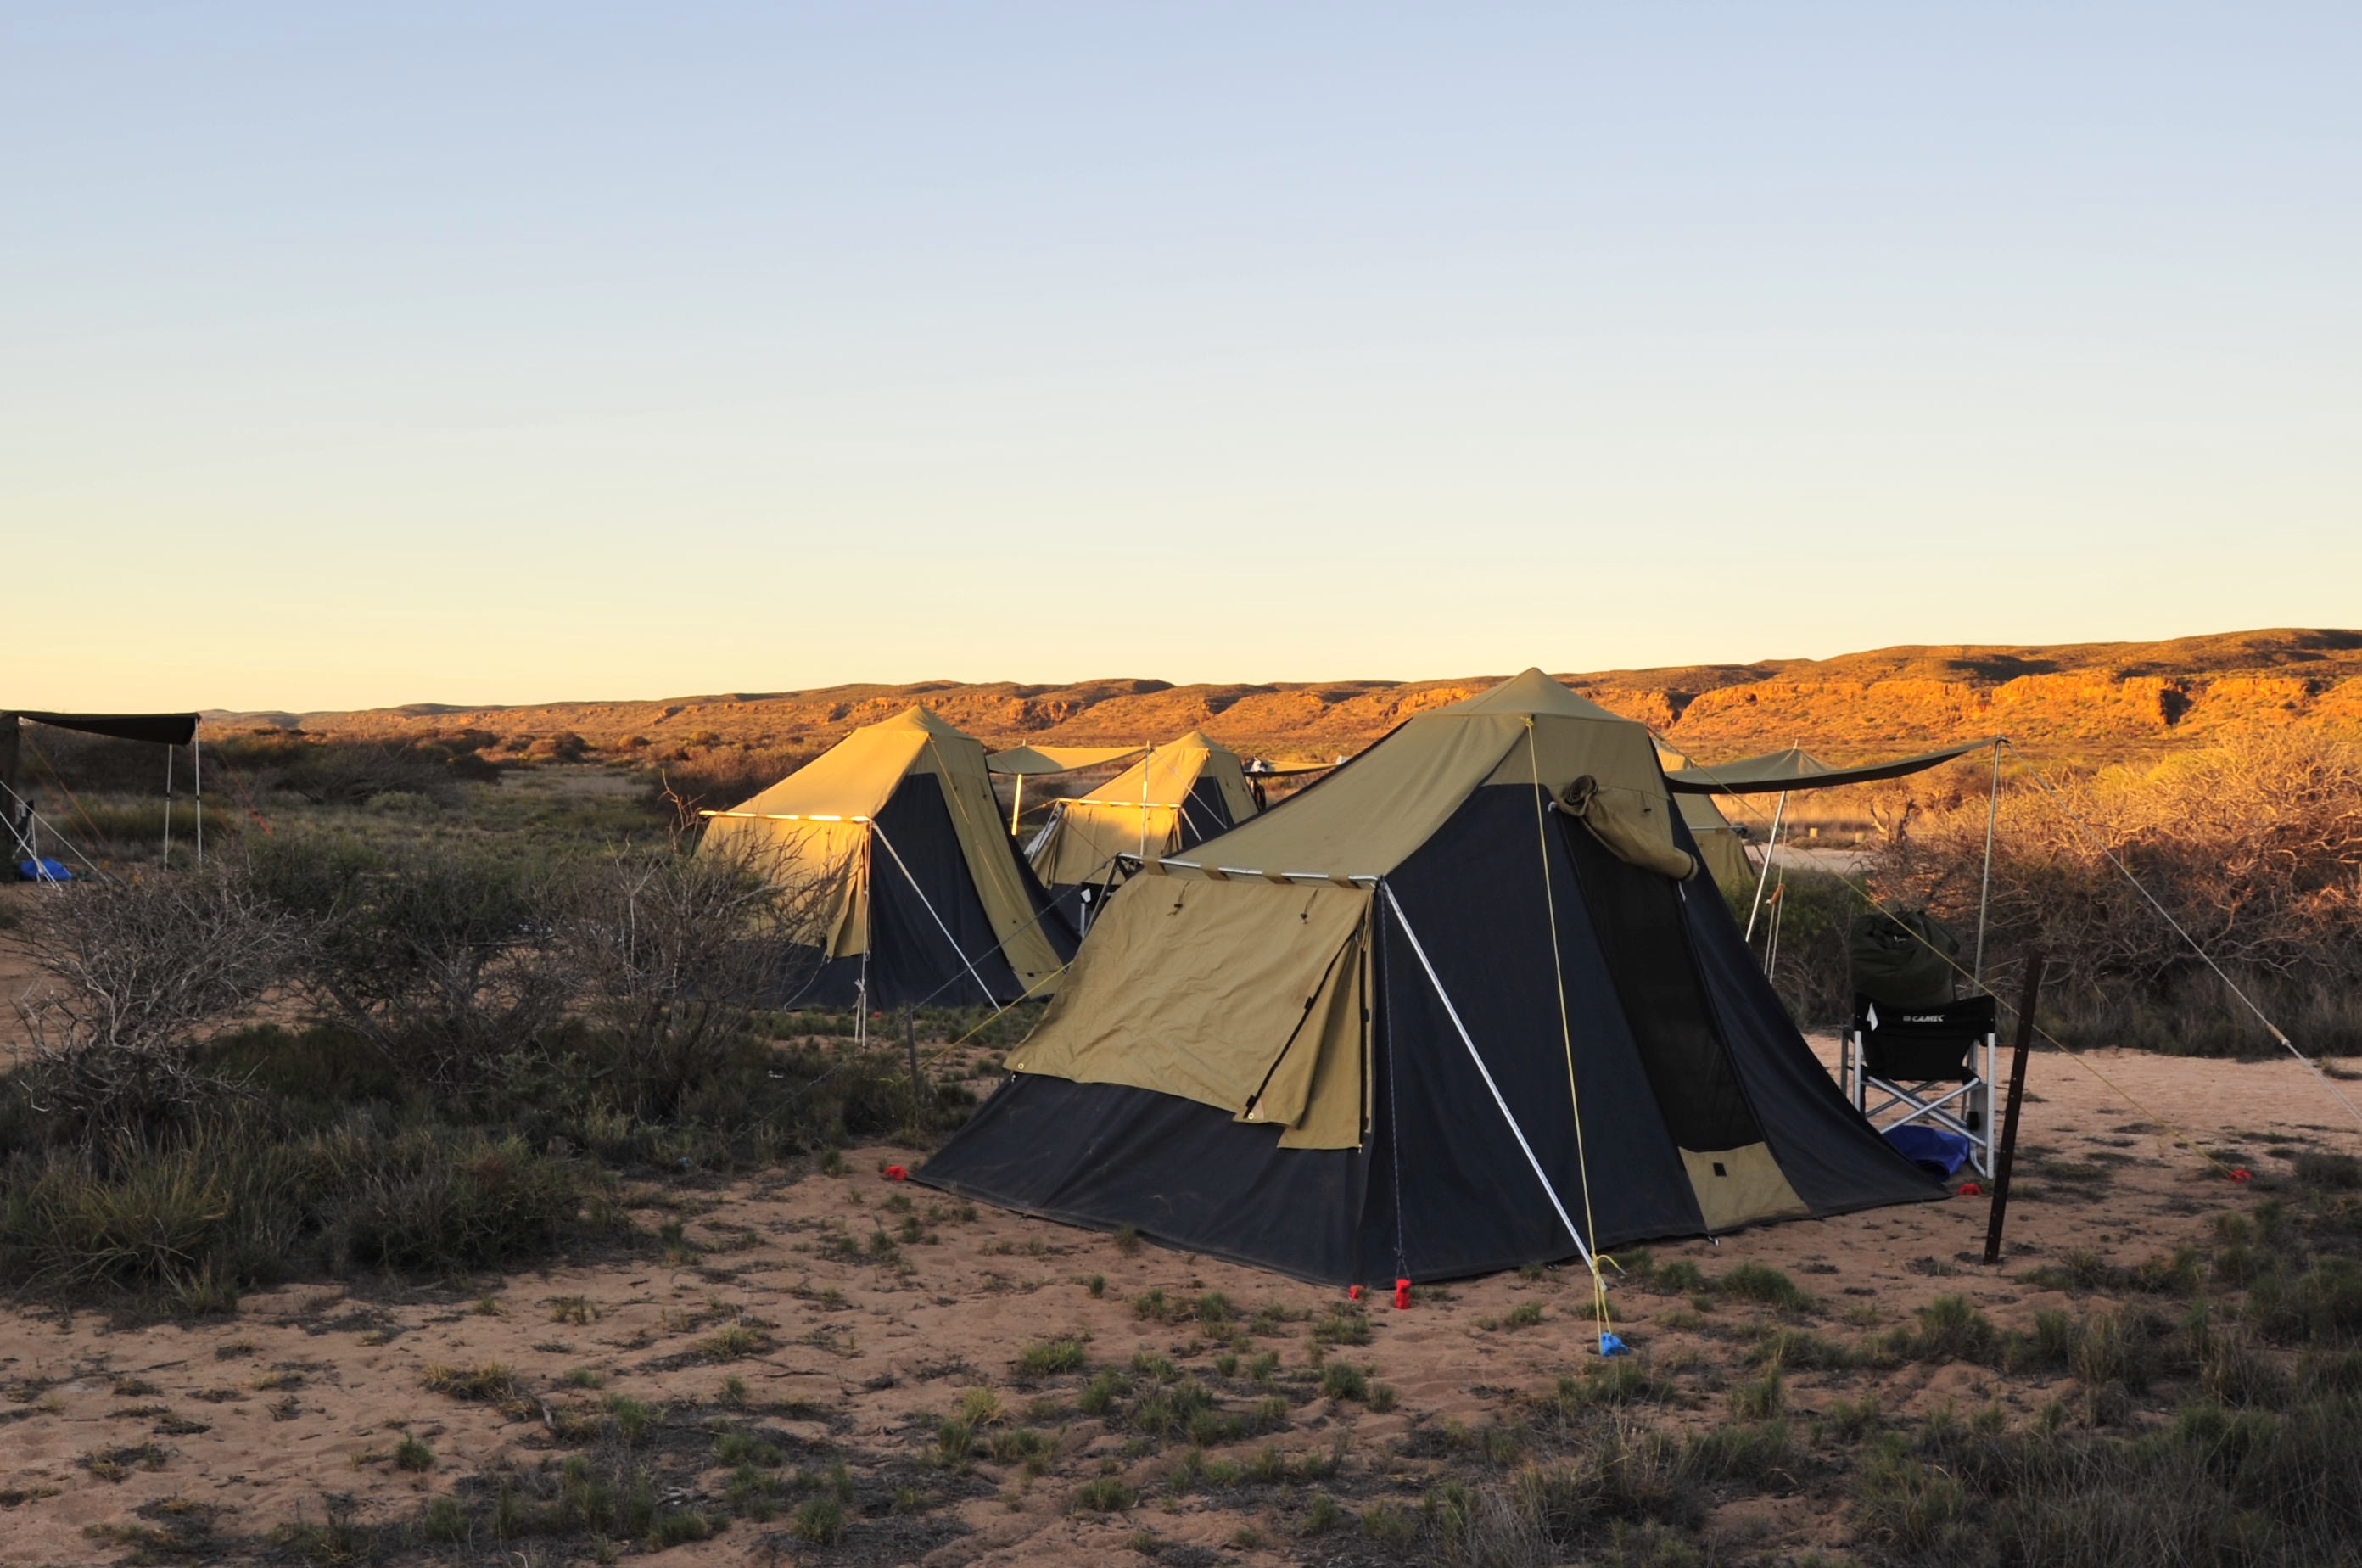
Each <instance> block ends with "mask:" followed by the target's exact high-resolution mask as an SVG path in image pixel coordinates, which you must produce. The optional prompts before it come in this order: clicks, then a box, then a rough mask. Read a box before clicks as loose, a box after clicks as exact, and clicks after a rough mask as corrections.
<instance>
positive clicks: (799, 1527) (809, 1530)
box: [788, 1150, 844, 1546]
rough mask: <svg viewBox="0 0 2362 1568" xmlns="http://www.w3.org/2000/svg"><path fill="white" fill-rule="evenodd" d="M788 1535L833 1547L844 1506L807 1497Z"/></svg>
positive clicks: (829, 1499)
mask: <svg viewBox="0 0 2362 1568" xmlns="http://www.w3.org/2000/svg"><path fill="white" fill-rule="evenodd" d="M830 1152H831V1153H832V1154H833V1153H834V1151H833V1150H832V1151H830ZM788 1533H789V1534H790V1535H792V1536H794V1537H795V1538H796V1539H797V1540H803V1541H810V1542H811V1544H812V1545H814V1546H834V1545H835V1544H836V1543H837V1542H838V1541H840V1540H844V1504H843V1503H841V1502H839V1501H837V1500H836V1498H834V1497H833V1496H823V1497H807V1498H805V1499H804V1500H803V1501H802V1502H800V1503H799V1504H797V1505H796V1511H795V1517H794V1518H791V1519H789V1521H788Z"/></svg>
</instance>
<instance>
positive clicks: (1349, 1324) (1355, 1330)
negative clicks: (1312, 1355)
mask: <svg viewBox="0 0 2362 1568" xmlns="http://www.w3.org/2000/svg"><path fill="white" fill-rule="evenodd" d="M1312 1340H1313V1342H1314V1343H1315V1344H1323V1345H1365V1344H1368V1343H1369V1342H1370V1315H1369V1314H1368V1313H1367V1312H1364V1311H1363V1310H1362V1309H1360V1308H1359V1307H1355V1306H1351V1305H1349V1304H1347V1303H1345V1302H1342V1301H1334V1302H1331V1303H1330V1306H1329V1315H1328V1316H1327V1317H1325V1318H1323V1319H1321V1320H1320V1321H1319V1322H1317V1323H1315V1324H1313V1325H1312Z"/></svg>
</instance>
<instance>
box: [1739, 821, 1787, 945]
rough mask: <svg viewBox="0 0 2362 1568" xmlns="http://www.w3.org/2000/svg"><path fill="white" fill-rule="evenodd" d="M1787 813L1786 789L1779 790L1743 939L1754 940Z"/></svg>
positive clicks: (1756, 875) (1764, 843)
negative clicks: (1782, 823) (1766, 885)
mask: <svg viewBox="0 0 2362 1568" xmlns="http://www.w3.org/2000/svg"><path fill="white" fill-rule="evenodd" d="M1787 814H1788V791H1787V790H1781V791H1780V803H1779V804H1778V805H1776V806H1774V807H1772V808H1771V837H1770V838H1768V839H1766V840H1764V841H1763V868H1762V869H1761V870H1760V871H1758V872H1757V873H1756V874H1755V901H1754V903H1752V904H1750V905H1749V906H1748V910H1747V935H1746V936H1745V938H1744V939H1743V940H1745V941H1748V942H1752V941H1754V940H1755V917H1756V916H1757V915H1758V914H1760V913H1761V912H1762V910H1763V888H1764V884H1765V883H1767V882H1769V881H1771V861H1772V858H1773V856H1777V855H1778V854H1779V853H1780V819H1781V818H1782V817H1783V816H1786V815H1787Z"/></svg>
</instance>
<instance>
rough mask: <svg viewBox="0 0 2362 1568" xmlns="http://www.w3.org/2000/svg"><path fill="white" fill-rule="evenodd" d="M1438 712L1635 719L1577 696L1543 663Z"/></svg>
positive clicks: (1626, 720) (1624, 720) (1618, 719)
mask: <svg viewBox="0 0 2362 1568" xmlns="http://www.w3.org/2000/svg"><path fill="white" fill-rule="evenodd" d="M1435 712H1438V713H1533V714H1542V713H1550V714H1554V715H1556V716H1558V717H1560V718H1567V719H1612V720H1614V721H1615V722H1617V723H1631V722H1632V721H1631V720H1629V719H1627V718H1625V717H1624V716H1623V715H1622V714H1620V713H1611V712H1608V711H1607V710H1606V709H1605V708H1603V707H1601V706H1600V705H1599V704H1598V703H1596V702H1594V701H1591V700H1590V699H1589V698H1587V697H1580V696H1577V695H1576V694H1575V693H1574V692H1573V691H1571V690H1568V689H1567V688H1566V687H1565V686H1564V685H1563V684H1562V683H1561V682H1560V681H1559V680H1557V679H1555V678H1553V677H1552V676H1551V675H1550V674H1548V673H1547V672H1546V671H1544V670H1543V669H1542V668H1540V666H1538V665H1537V666H1532V667H1529V668H1527V669H1526V670H1525V671H1523V672H1522V673H1520V674H1518V675H1513V676H1511V677H1509V679H1507V680H1504V681H1502V682H1501V683H1500V684H1499V685H1497V686H1495V687H1493V688H1492V689H1491V690H1486V691H1480V692H1478V693H1477V694H1476V695H1475V696H1473V697H1463V698H1462V699H1461V700H1460V701H1457V702H1452V703H1448V704H1446V705H1445V706H1443V707H1440V708H1438V709H1436V710H1435Z"/></svg>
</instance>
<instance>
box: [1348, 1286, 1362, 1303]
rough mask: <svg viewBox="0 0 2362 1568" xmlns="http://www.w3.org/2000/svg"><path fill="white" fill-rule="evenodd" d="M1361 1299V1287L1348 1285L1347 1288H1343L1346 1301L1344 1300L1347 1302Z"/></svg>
mask: <svg viewBox="0 0 2362 1568" xmlns="http://www.w3.org/2000/svg"><path fill="white" fill-rule="evenodd" d="M1361 1298H1362V1287H1361V1286H1358V1285H1349V1286H1346V1287H1345V1299H1346V1300H1348V1301H1359V1300H1360V1299H1361Z"/></svg>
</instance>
